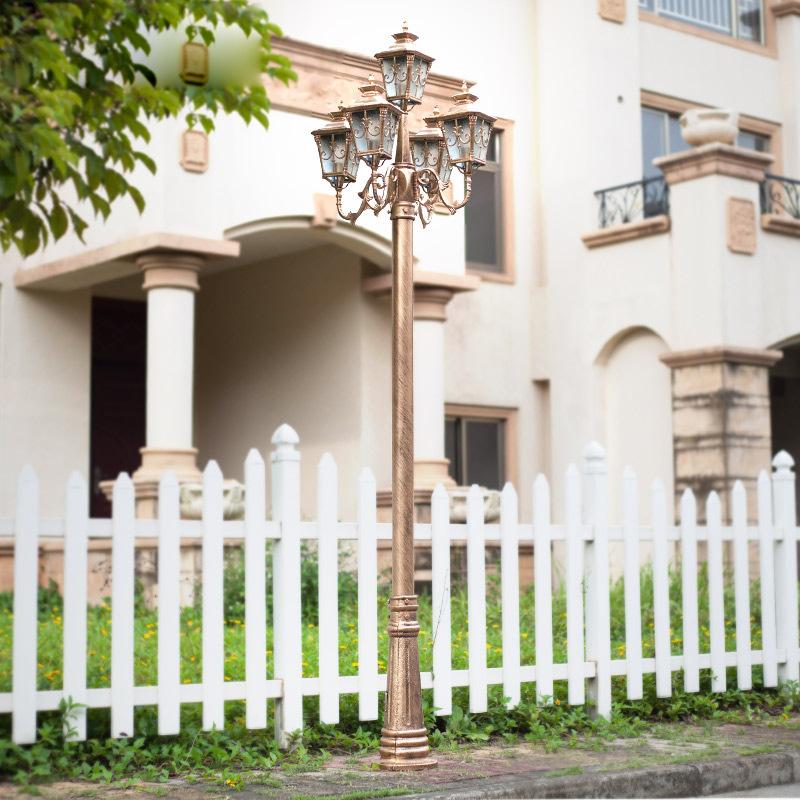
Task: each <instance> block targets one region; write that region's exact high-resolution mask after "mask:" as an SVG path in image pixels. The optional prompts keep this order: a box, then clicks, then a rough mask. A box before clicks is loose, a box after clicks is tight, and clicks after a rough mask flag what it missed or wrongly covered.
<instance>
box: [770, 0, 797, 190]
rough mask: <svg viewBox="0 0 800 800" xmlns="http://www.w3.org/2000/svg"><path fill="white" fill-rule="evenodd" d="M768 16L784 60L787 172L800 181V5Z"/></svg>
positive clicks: (786, 1)
mask: <svg viewBox="0 0 800 800" xmlns="http://www.w3.org/2000/svg"><path fill="white" fill-rule="evenodd" d="M765 13H767V14H769V13H772V14H773V15H774V16H775V18H776V19H775V27H776V36H777V40H778V41H777V45H778V55H779V56H780V61H779V64H780V75H781V78H780V87H781V107H782V110H783V143H784V144H783V151H784V152H783V157H784V160H783V168H782V169H781V172H782V173H783V174H784V175H786V176H787V177H789V178H797V177H800V81H798V80H797V76H798V75H800V2H798V0H783V1H782V2H779V3H775V4H774V5H773V6H771V7H770V8H768V9H765Z"/></svg>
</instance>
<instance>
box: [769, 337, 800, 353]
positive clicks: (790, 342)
mask: <svg viewBox="0 0 800 800" xmlns="http://www.w3.org/2000/svg"><path fill="white" fill-rule="evenodd" d="M799 344H800V333H795V334H794V335H793V336H787V337H786V338H785V339H781V340H780V341H777V342H775V344H771V345H770V346H769V347H768V348H767V349H768V350H785V349H786V348H787V347H796V346H797V345H799Z"/></svg>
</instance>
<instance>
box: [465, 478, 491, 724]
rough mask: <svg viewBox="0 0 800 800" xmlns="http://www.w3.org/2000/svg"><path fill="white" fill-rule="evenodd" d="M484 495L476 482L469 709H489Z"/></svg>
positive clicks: (471, 517) (471, 498)
mask: <svg viewBox="0 0 800 800" xmlns="http://www.w3.org/2000/svg"><path fill="white" fill-rule="evenodd" d="M483 513H484V512H483V494H482V493H481V490H480V488H479V487H478V485H477V484H473V485H472V486H471V487H470V490H469V494H467V619H468V620H469V623H468V625H467V630H468V633H469V710H470V712H471V713H472V714H480V713H482V712H484V711H486V710H487V707H488V706H487V703H488V696H487V692H486V688H487V685H488V681H487V674H486V531H485V528H484V517H483Z"/></svg>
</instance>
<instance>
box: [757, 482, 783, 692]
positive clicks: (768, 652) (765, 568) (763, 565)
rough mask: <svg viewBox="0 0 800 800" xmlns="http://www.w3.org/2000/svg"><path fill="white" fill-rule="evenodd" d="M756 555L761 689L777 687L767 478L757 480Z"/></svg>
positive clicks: (772, 551) (773, 588)
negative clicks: (762, 661) (759, 581)
mask: <svg viewBox="0 0 800 800" xmlns="http://www.w3.org/2000/svg"><path fill="white" fill-rule="evenodd" d="M758 551H759V568H760V575H761V651H762V653H763V654H764V686H777V685H778V661H777V655H778V654H777V653H776V652H775V648H776V644H775V642H776V639H775V537H774V534H773V527H772V487H771V486H770V482H769V476H768V475H767V473H766V471H765V470H763V469H762V470H761V472H760V473H759V476H758Z"/></svg>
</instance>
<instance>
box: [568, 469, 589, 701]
mask: <svg viewBox="0 0 800 800" xmlns="http://www.w3.org/2000/svg"><path fill="white" fill-rule="evenodd" d="M564 498H565V510H564V522H565V524H566V528H567V695H568V700H569V704H570V705H573V706H575V705H583V703H584V702H585V701H586V691H585V685H584V676H583V672H584V670H583V663H584V655H583V533H582V531H581V485H580V475H579V474H578V468H577V467H576V466H575V465H574V464H570V465H569V467H567V472H566V476H565V492H564Z"/></svg>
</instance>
